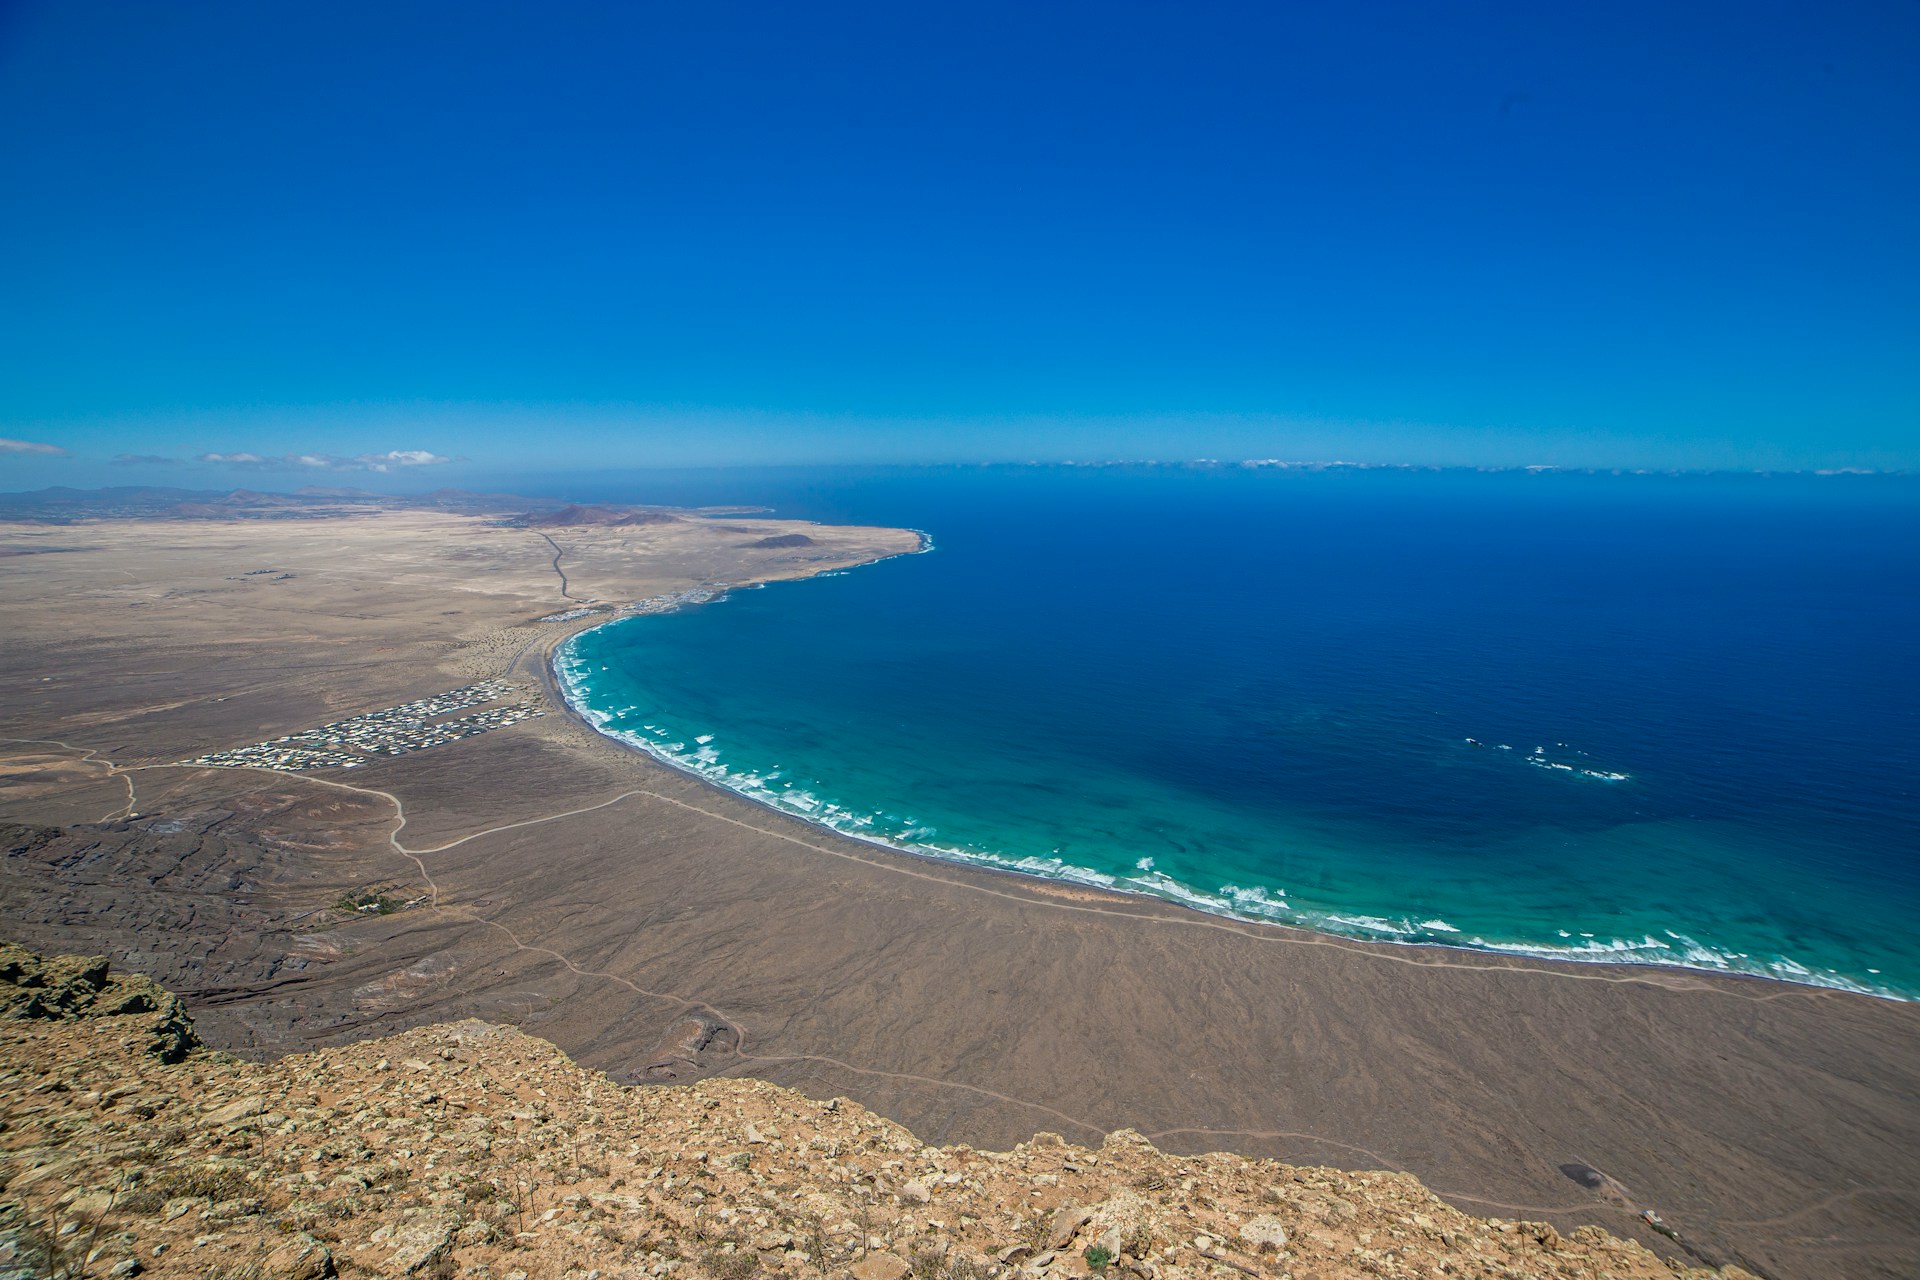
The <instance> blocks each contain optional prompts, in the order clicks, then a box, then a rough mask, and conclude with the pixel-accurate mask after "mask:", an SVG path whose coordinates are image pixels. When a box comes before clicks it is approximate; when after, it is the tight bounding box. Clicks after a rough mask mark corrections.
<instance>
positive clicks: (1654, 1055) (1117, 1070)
mask: <svg viewBox="0 0 1920 1280" xmlns="http://www.w3.org/2000/svg"><path fill="white" fill-rule="evenodd" d="M796 539H804V540H805V541H804V542H796ZM769 540H771V542H772V545H767V544H768V542H769ZM918 545H919V544H918V538H917V535H915V534H913V533H910V532H907V531H903V530H885V529H834V528H823V527H819V526H813V525H800V524H796V523H792V522H782V521H770V520H761V519H757V518H747V517H727V518H724V519H691V518H688V519H671V520H659V521H649V522H644V523H637V524H618V523H604V522H603V523H581V524H564V523H562V524H524V523H523V524H519V525H516V524H513V523H510V522H503V521H501V520H500V519H498V518H483V517H480V516H473V515H458V514H449V513H445V512H436V511H392V510H386V511H375V510H367V511H363V512H356V511H353V510H351V509H350V504H348V506H347V507H343V508H342V509H341V510H339V511H336V512H334V513H333V514H329V515H326V516H324V517H321V518H272V519H255V518H241V519H204V520H203V519H170V520H90V521H82V522H78V523H73V524H64V525H51V524H42V523H13V524H5V525H0V611H4V615H3V616H4V617H5V620H6V621H5V636H6V643H5V645H4V650H3V651H0V682H4V688H5V689H6V697H5V699H4V705H0V735H4V740H0V823H4V824H5V825H4V826H0V833H3V834H4V836H5V840H4V846H3V847H4V850H5V861H4V872H0V911H3V912H4V919H5V928H4V931H3V932H4V933H5V934H6V935H8V936H10V937H11V938H12V939H14V940H18V941H20V942H23V943H26V944H28V945H30V946H33V947H35V948H37V949H39V950H42V951H89V952H99V953H103V954H106V955H109V956H111V957H112V958H113V959H114V961H115V962H116V963H117V964H120V965H123V966H125V967H127V968H129V969H132V970H135V971H139V972H143V973H147V974H149V975H151V976H153V977H155V978H157V979H159V980H160V981H162V982H163V983H165V984H166V985H167V986H169V987H171V988H173V989H174V990H176V991H179V992H181V993H182V994H183V995H184V996H185V997H186V998H187V1000H188V1002H189V1004H190V1006H191V1007H192V1009H193V1011H194V1015H195V1017H196V1020H197V1022H198V1024H199V1026H200V1029H201V1032H202V1034H203V1035H204V1036H206V1037H207V1038H208V1039H209V1040H211V1041H213V1042H214V1043H216V1044H217V1045H219V1046H220V1047H225V1048H230V1049H233V1050H235V1051H236V1052H240V1053H244V1054H247V1055H249V1056H254V1057H271V1056H274V1055H276V1054H279V1053H282V1052H285V1051H288V1050H292V1049H300V1048H308V1047H312V1046H315V1045H320V1044H331V1043H339V1042H342V1041H347V1040H353V1039H359V1038H365V1037H368V1036H374V1035H382V1034H387V1033H391V1032H394V1031H398V1030H401V1029H403V1028H406V1027H409V1026H415V1025H420V1024H424V1023H429V1022H438V1021H445V1020H449V1019H454V1018H459V1017H465V1016H478V1017H482V1018H487V1019H490V1020H493V1021H498V1022H510V1023H514V1024H517V1025H519V1026H521V1027H522V1028H524V1029H526V1030H528V1031H530V1032H533V1033H534V1034H537V1035H539V1036H543V1037H545V1038H547V1039H550V1040H552V1041H554V1042H555V1043H556V1044H558V1045H559V1046H561V1047H562V1048H563V1049H565V1050H566V1051H567V1052H568V1053H570V1054H571V1055H572V1056H573V1057H574V1058H576V1059H577V1060H579V1061H580V1062H582V1063H584V1064H587V1065H590V1066H593V1067H597V1068H600V1069H602V1070H605V1071H607V1072H608V1073H610V1074H611V1075H613V1076H614V1077H615V1078H616V1079H618V1080H622V1081H629V1082H633V1083H636V1084H639V1083H643V1082H648V1081H686V1080H690V1079H696V1078H699V1077H701V1076H704V1075H714V1074H730V1075H752V1076H758V1077H763V1078H765V1079H768V1080H773V1081H777V1082H779V1083H782V1084H787V1085H791V1086H794V1087H796V1088H799V1089H801V1090H803V1091H805V1092H807V1093H809V1094H812V1095H814V1096H817V1097H829V1096H832V1095H835V1094H844V1095H846V1096H849V1097H851V1098H854V1099H856V1100H858V1101H860V1102H863V1103H865V1104H866V1105H868V1106H870V1107H872V1108H874V1109H875V1110H877V1111H879V1112H881V1113H883V1114H885V1115H887V1116H890V1117H892V1118H894V1119H896V1120H899V1121H900V1122H902V1123H904V1124H906V1125H907V1126H908V1127H909V1128H911V1129H912V1130H913V1131H914V1132H915V1133H916V1134H917V1135H918V1136H919V1137H920V1138H921V1139H923V1140H926V1141H940V1142H956V1141H963V1142H970V1143H974V1144H977V1145H990V1146H1001V1147H1004V1146H1008V1145H1011V1144H1012V1143H1014V1142H1017V1141H1020V1140H1022V1139H1024V1138H1026V1137H1028V1136H1030V1135H1031V1134H1032V1133H1033V1132H1035V1131H1036V1130H1052V1131H1056V1132H1059V1133H1062V1134H1064V1135H1065V1136H1066V1137H1067V1138H1068V1139H1070V1140H1072V1141H1074V1142H1079V1143H1092V1144H1094V1145H1097V1144H1098V1140H1099V1137H1100V1135H1101V1134H1103V1133H1105V1132H1108V1131H1111V1130H1116V1129H1120V1128H1123V1127H1131V1128H1134V1129H1137V1130H1139V1131H1141V1132H1142V1133H1144V1134H1146V1135H1147V1136H1149V1137H1150V1138H1152V1140H1153V1141H1154V1142H1156V1143H1157V1144H1159V1145H1160V1146H1162V1147H1163V1148H1166V1149H1168V1150H1173V1151H1203V1150H1212V1149H1222V1148H1224V1149H1229V1150H1236V1151H1240V1152H1243V1153H1246V1154H1250V1155H1260V1156H1272V1157H1277V1158H1281V1159H1285V1160H1288V1161H1291V1162H1296V1163H1308V1164H1332V1165H1339V1166H1343V1167H1346V1168H1354V1169H1359V1168H1386V1169H1398V1170H1406V1171H1409V1172H1412V1173H1414V1174H1417V1175H1418V1176H1419V1177H1420V1178H1421V1179H1422V1180H1424V1181H1425V1182H1426V1183H1427V1184H1428V1185H1429V1186H1431V1187H1432V1188H1434V1189H1435V1190H1436V1191H1438V1192H1439V1193H1440V1194H1442V1195H1443V1196H1445V1197H1446V1198H1448V1199H1450V1200H1451V1201H1453V1202H1454V1203H1456V1204H1457V1205H1459V1207H1461V1208H1462V1209H1465V1210H1467V1211H1469V1212H1477V1213H1486V1214H1504V1215H1508V1216H1522V1217H1528V1218H1538V1219H1544V1220H1548V1221H1552V1222H1553V1223H1554V1224H1555V1225H1556V1226H1558V1227H1560V1228H1561V1229H1562V1230H1563V1231H1564V1230H1570V1229H1571V1228H1573V1227H1575V1226H1578V1225H1580V1224H1583V1223H1595V1224H1598V1225H1600V1226H1603V1227H1605V1228H1606V1229H1607V1230H1609V1231H1612V1232H1614V1233H1616V1234H1619V1235H1623V1236H1632V1237H1634V1238H1636V1239H1639V1240H1640V1241H1642V1242H1643V1243H1645V1244H1647V1245H1648V1246H1649V1247H1650V1248H1654V1249H1656V1250H1658V1251H1661V1252H1664V1253H1666V1254H1668V1255H1670V1256H1688V1255H1690V1256H1691V1257H1692V1258H1694V1259H1697V1260H1698V1261H1702V1262H1712V1263H1723V1262H1738V1263H1740V1264H1742V1265H1744V1266H1746V1267H1748V1268H1749V1269H1751V1270H1754V1271H1756V1272H1758V1273H1760V1274H1763V1275H1768V1276H1777V1277H1808V1278H1811V1277H1822V1276H1863V1277H1864V1276H1902V1275H1907V1276H1910V1275H1914V1274H1920V1226H1916V1224H1920V1010H1917V1009H1916V1007H1915V1006H1914V1005H1910V1004H1899V1003H1895V1002H1891V1001H1883V1000H1876V999H1871V998H1866V997H1860V996H1854V995H1848V994H1844V993H1839V992H1832V991H1823V990H1817V989H1812V988H1801V987H1792V986H1785V985H1779V984H1770V983H1764V982H1759V981H1747V980H1733V979H1722V978H1715V977H1710V976H1706V975H1695V974H1691V973H1682V972H1675V971H1657V970H1643V969H1627V968H1620V967H1597V966H1574V965H1555V964H1546V963H1538V962H1531V961H1510V960H1504V959H1501V958H1498V957H1490V956H1485V955H1478V954H1472V953H1467V952H1461V951H1447V950H1431V949H1412V948H1397V947H1387V946H1368V945H1365V944H1359V943H1354V942H1349V941H1345V940H1339V939H1333V938H1327V937H1320V936H1316V935H1311V934H1303V933H1299V932H1296V931H1290V930H1284V929H1278V928H1270V927H1261V926H1255V925H1247V924H1241V923H1238V922H1234V921H1229V920H1224V919H1217V918H1213V917H1208V916H1204V915H1199V914H1196V913H1193V912H1189V911H1186V910H1184V909H1180V908H1177V907H1173V906H1170V905H1166V904H1162V903H1158V902H1152V901H1144V900H1139V899H1130V898H1125V897H1120V896H1117V895H1108V894H1103V893H1099V892H1095V891H1091V890H1085V889H1080V888H1074V887H1068V886H1061V885H1053V884H1047V883H1043V882H1038V881H1031V880H1026V879H1021V878H1016V877H1011V876H1000V875H994V874H991V873H986V872H980V871H976V870H973V869H968V868H961V867H957V866H950V865H945V864H940V863H932V862H926V861H922V860H918V859H912V858H908V857H904V856H900V855H896V854H893V853H890V852H888V851H885V850H882V849H878V848H874V847H870V846H866V845H862V844H860V843H857V842H854V841H851V840H847V839H842V838H839V837H836V836H834V835H832V834H831V833H828V832H825V831H822V830H818V829H815V828H813V827H810V826H807V825H806V824H803V823H800V822H798V821H795V820H791V819H788V818H785V817H783V816H781V815H777V814H774V813H771V812H769V811H766V810H763V809H761V808H759V807H757V806H754V805H752V804H750V803H748V802H746V801H744V800H742V799H739V798H738V797H735V796H732V795H729V794H726V793H722V792H717V791H715V790H713V789H712V788H710V787H707V786H705V785H704V784H702V783H699V782H697V781H696V780H693V779H691V778H688V777H685V776H683V775H680V774H678V773H675V772H673V771H671V770H669V769H666V768H665V767H663V766H660V765H658V764H656V763H654V762H653V761H651V760H649V759H647V758H645V757H643V756H641V755H639V754H637V753H635V752H632V751H628V750H626V749H624V748H622V747H620V746H618V745H616V744H614V743H612V742H610V741H608V740H606V739H604V738H602V737H600V736H599V735H597V734H595V733H593V732H592V731H591V730H589V729H588V728H586V727H585V726H583V725H581V724H580V723H578V722H577V721H575V720H574V719H573V718H572V717H571V716H569V715H567V714H565V713H564V708H563V706H562V704H561V703H560V702H559V700H558V699H557V697H556V695H555V693H554V691H553V689H552V688H551V682H550V679H549V677H548V675H547V658H548V655H549V654H550V653H551V651H552V648H553V646H554V645H555V644H557V643H559V642H560V641H561V640H562V639H564V638H565V637H566V636H567V635H569V634H572V633H573V632H574V631H576V630H578V629H579V628H581V627H583V626H589V625H594V624H595V623H596V622H598V621H604V620H605V619H606V617H607V615H606V614H604V613H602V614H593V615H588V616H583V617H574V618H569V619H564V620H559V621H545V620H542V619H547V618H552V617H553V616H555V615H558V614H568V613H573V612H575V611H577V610H579V609H581V608H583V607H587V605H588V602H592V603H596V604H602V605H608V606H614V607H619V606H623V605H625V604H627V603H629V602H632V601H637V600H641V599H645V598H648V597H655V596H660V595H663V594H671V593H675V592H679V591H685V590H689V589H693V588H697V587H702V586H708V587H711V586H714V585H719V584H736V585H737V584H747V583H752V582H757V581H765V580H769V579H776V578H793V577H804V576H807V575H810V574H813V573H817V572H821V571H824V570H829V569H837V568H842V567H846V566H849V565H854V564H859V563H862V562H865V561H869V560H872V559H875V558H878V557H881V556H887V555H896V554H902V553H905V552H909V551H912V550H914V549H915V548H916V547H917V546H918ZM723 607H724V606H723ZM495 678H504V679H506V680H508V681H511V682H514V683H515V684H516V685H517V686H519V687H520V688H521V689H523V690H524V695H523V696H524V698H526V699H528V700H533V699H539V700H543V701H544V705H545V710H546V711H547V712H548V714H546V715H544V716H541V717H538V718H530V719H525V720H522V721H520V722H518V723H515V724H512V725H509V726H506V727H502V728H498V729H494V730H492V731H489V732H484V733H478V734H476V735H474V736H472V737H467V738H462V739H460V740H457V741H448V742H445V743H443V744H441V745H437V746H433V747H431V748H428V749H425V750H420V751H417V752H413V753H410V754H404V755H398V756H393V757H376V758H372V759H370V761H369V763H367V764H366V765H365V766H364V767H361V768H355V769H351V770H345V769H337V768H328V769H321V770H316V771H313V772H308V773H298V774H295V773H286V772H276V771H269V770H264V769H211V768H201V767H185V766H182V765H180V764H179V763H178V762H180V761H183V760H186V759H188V758H189V757H193V756H196V755H199V754H202V753H205V752H210V751H217V750H222V749H228V748H234V747H240V746H244V745H246V744H249V743H256V742H262V741H266V740H270V739H274V738H278V737H281V736H283V735H294V734H299V733H300V732H301V731H303V730H308V729H312V728H315V727H316V726H321V725H324V724H328V723H332V722H338V721H340V720H343V719H345V718H347V717H351V716H355V715H360V714H363V713H370V712H378V711H380V710H382V709H383V708H388V707H392V706H394V705H396V704H402V703H407V702H411V701H414V700H418V699H423V698H428V697H431V696H433V695H437V694H441V693H444V692H446V691H447V690H450V689H454V688H457V687H462V686H467V685H470V684H473V683H474V682H476V681H482V680H489V679H495ZM343 899H355V900H378V901H381V902H383V903H386V904H391V905H394V906H398V907H400V908H401V909H398V910H393V911H391V912H390V913H388V914H379V913H377V912H360V911H349V910H344V909H342V908H341V907H340V906H339V905H338V904H340V903H341V902H342V900H343ZM1648 1208H1651V1209H1655V1210H1657V1211H1658V1212H1659V1213H1660V1214H1661V1215H1662V1216H1663V1218H1664V1219H1665V1221H1666V1222H1667V1223H1668V1224H1669V1225H1670V1226H1671V1227H1672V1228H1673V1229H1675V1230H1676V1231H1677V1232H1678V1235H1679V1238H1680V1243H1677V1244H1676V1242H1675V1241H1674V1240H1672V1239H1669V1238H1667V1237H1665V1236H1663V1235H1660V1234H1656V1233H1655V1232H1653V1231H1652V1230H1650V1229H1649V1228H1647V1227H1646V1226H1645V1225H1644V1224H1643V1223H1642V1222H1641V1221H1640V1219H1639V1217H1638V1214H1639V1212H1640V1211H1641V1210H1643V1209H1648Z"/></svg>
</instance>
